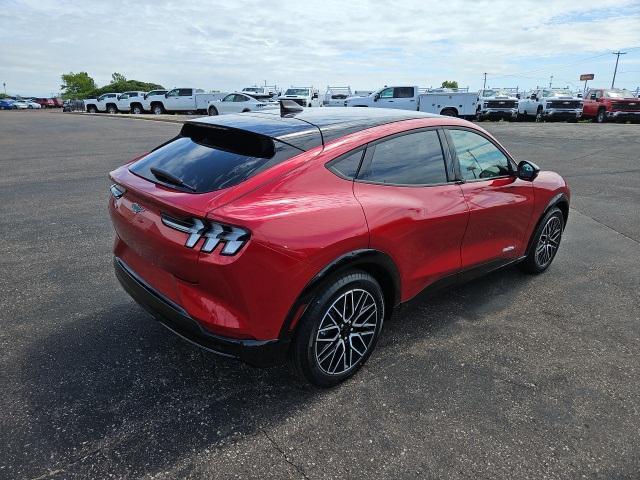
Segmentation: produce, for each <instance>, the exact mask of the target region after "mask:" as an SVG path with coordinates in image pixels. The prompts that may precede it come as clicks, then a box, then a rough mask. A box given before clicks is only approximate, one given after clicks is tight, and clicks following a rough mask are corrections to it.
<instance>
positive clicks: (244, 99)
mask: <svg viewBox="0 0 640 480" xmlns="http://www.w3.org/2000/svg"><path fill="white" fill-rule="evenodd" d="M247 100H248V99H247V97H245V96H244V95H239V94H237V93H236V98H235V99H234V100H233V101H234V102H246V101H247Z"/></svg>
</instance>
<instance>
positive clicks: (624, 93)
mask: <svg viewBox="0 0 640 480" xmlns="http://www.w3.org/2000/svg"><path fill="white" fill-rule="evenodd" d="M583 100H584V104H583V107H582V117H583V118H591V119H593V120H594V121H596V122H598V123H603V122H606V121H609V120H611V121H627V120H631V121H632V122H634V123H635V122H638V121H640V98H636V97H635V95H634V94H633V93H631V92H630V91H629V90H625V89H620V88H591V89H589V91H588V92H587V94H586V95H585V96H584V99H583Z"/></svg>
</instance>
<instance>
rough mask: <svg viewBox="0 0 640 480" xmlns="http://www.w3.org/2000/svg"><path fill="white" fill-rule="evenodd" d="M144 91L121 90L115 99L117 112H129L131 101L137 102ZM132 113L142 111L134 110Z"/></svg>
mask: <svg viewBox="0 0 640 480" xmlns="http://www.w3.org/2000/svg"><path fill="white" fill-rule="evenodd" d="M144 94H145V92H140V91H132V92H122V93H121V94H120V95H119V96H118V99H117V100H116V107H117V108H118V111H119V112H130V111H131V105H132V103H133V102H139V101H140V99H141V98H142V96H143V95H144ZM134 113H142V112H134Z"/></svg>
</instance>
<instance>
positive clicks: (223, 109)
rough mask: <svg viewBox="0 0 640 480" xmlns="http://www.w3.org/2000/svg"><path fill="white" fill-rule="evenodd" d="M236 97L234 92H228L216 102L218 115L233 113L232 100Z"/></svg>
mask: <svg viewBox="0 0 640 480" xmlns="http://www.w3.org/2000/svg"><path fill="white" fill-rule="evenodd" d="M235 98H236V94H235V93H230V94H229V95H227V96H225V97H223V98H222V100H220V102H218V103H216V108H217V109H218V113H219V114H220V115H224V114H225V113H233V112H234V108H235V107H234V100H235Z"/></svg>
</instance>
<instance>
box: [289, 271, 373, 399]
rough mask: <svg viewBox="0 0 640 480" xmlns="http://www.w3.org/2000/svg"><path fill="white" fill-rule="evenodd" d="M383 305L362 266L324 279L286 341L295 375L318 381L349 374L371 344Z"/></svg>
mask: <svg viewBox="0 0 640 480" xmlns="http://www.w3.org/2000/svg"><path fill="white" fill-rule="evenodd" d="M384 309H385V303H384V296H383V294H382V289H381V288H380V285H379V284H378V282H377V281H376V280H375V279H374V278H373V277H372V276H371V275H369V274H367V273H365V272H361V271H357V270H353V271H349V272H345V273H342V274H339V275H337V276H335V277H333V278H332V279H330V280H328V281H327V282H325V283H324V284H323V285H322V286H321V287H319V289H318V292H317V294H316V297H315V298H314V300H313V301H312V302H311V303H310V304H309V306H308V307H307V311H306V312H305V314H304V315H303V317H302V318H301V319H300V323H299V325H298V329H297V332H296V336H295V338H294V341H293V344H292V348H291V361H292V364H293V367H294V369H295V370H296V372H297V373H298V375H299V376H300V377H301V378H302V379H303V380H305V381H307V382H309V383H312V384H313V385H316V386H319V387H331V386H334V385H337V384H338V383H340V382H342V381H344V380H346V379H347V378H349V377H351V376H352V375H353V374H354V373H355V372H356V371H357V370H358V369H359V368H360V367H361V366H362V364H363V363H364V362H365V361H366V360H367V359H368V358H369V356H370V355H371V352H372V351H373V349H374V348H375V345H376V342H377V340H378V335H379V334H380V330H381V329H382V322H383V319H384Z"/></svg>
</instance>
